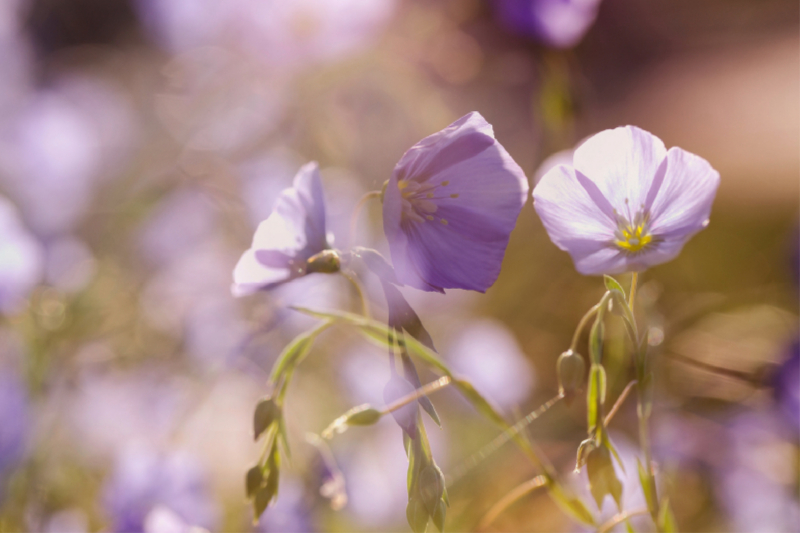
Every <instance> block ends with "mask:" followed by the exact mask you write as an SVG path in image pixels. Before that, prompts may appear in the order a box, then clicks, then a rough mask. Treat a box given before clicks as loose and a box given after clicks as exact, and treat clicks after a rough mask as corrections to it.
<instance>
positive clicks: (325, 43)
mask: <svg viewBox="0 0 800 533" xmlns="http://www.w3.org/2000/svg"><path fill="white" fill-rule="evenodd" d="M395 4H396V1H395V0H292V1H291V2H285V1H283V0H138V2H137V5H138V7H139V9H140V12H141V14H142V17H143V19H144V21H145V25H146V26H148V27H150V28H151V29H152V30H153V32H154V33H155V35H156V37H157V39H158V40H159V41H161V43H163V45H164V46H166V47H167V48H168V49H170V50H171V51H173V52H182V51H186V50H188V49H191V48H198V47H202V46H218V47H223V48H227V49H229V50H233V51H237V52H240V53H245V54H249V55H252V56H253V57H257V58H259V59H261V60H262V61H265V62H267V63H270V64H273V65H277V66H279V67H290V68H291V67H297V66H301V65H303V64H307V63H311V62H316V61H330V60H334V59H338V58H340V57H342V56H344V55H346V54H348V53H351V52H352V51H354V50H357V49H358V48H359V47H362V46H364V45H365V44H366V43H368V42H369V41H370V39H371V38H373V37H374V36H375V34H376V33H377V30H379V29H380V28H381V27H383V26H384V25H385V23H386V22H387V21H388V20H389V18H390V17H391V15H392V13H393V12H394V7H395Z"/></svg>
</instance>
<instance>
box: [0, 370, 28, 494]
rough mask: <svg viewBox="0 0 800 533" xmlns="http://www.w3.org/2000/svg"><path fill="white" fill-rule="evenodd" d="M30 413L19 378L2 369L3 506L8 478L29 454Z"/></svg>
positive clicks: (0, 472) (0, 483) (0, 467)
mask: <svg viewBox="0 0 800 533" xmlns="http://www.w3.org/2000/svg"><path fill="white" fill-rule="evenodd" d="M29 423H30V413H29V405H28V395H27V392H26V390H25V387H24V385H23V384H22V383H21V382H20V380H19V378H18V377H17V376H16V374H14V373H11V372H10V371H9V369H8V368H5V367H2V366H0V502H2V501H3V487H4V486H5V484H4V483H3V480H4V477H5V476H6V475H7V474H8V473H9V472H10V471H11V470H13V469H14V467H15V466H16V465H17V464H18V463H19V461H20V460H21V459H22V457H23V455H24V453H25V441H26V438H27V435H28V424H29Z"/></svg>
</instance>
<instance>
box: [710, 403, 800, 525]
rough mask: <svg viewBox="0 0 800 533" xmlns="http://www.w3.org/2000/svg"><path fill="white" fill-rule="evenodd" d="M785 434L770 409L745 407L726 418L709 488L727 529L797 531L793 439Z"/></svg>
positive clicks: (799, 507)
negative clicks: (727, 523) (719, 458)
mask: <svg viewBox="0 0 800 533" xmlns="http://www.w3.org/2000/svg"><path fill="white" fill-rule="evenodd" d="M785 434H786V431H785V423H784V421H783V419H782V418H780V417H778V416H775V413H774V412H770V411H750V412H745V413H743V414H741V415H738V416H737V417H735V418H734V419H733V420H732V421H731V423H730V424H729V427H728V434H727V436H726V437H725V438H726V442H725V444H726V446H725V448H723V450H722V451H721V450H720V448H719V446H717V447H716V448H715V450H714V453H715V454H716V456H720V455H721V456H722V458H723V460H722V461H720V462H719V463H718V467H719V468H718V470H717V472H716V474H717V475H716V481H717V482H716V483H715V487H716V488H717V491H718V492H717V496H718V498H719V499H720V502H721V504H722V507H723V509H724V510H725V511H726V517H727V518H728V520H729V521H730V524H731V526H730V529H731V530H733V531H753V532H755V531H796V530H797V524H800V504H799V503H798V501H797V462H796V461H797V459H796V457H797V449H796V445H797V444H796V441H794V442H792V441H787V440H784V439H783V438H782V435H785ZM795 438H796V436H795Z"/></svg>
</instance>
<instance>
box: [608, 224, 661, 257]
mask: <svg viewBox="0 0 800 533" xmlns="http://www.w3.org/2000/svg"><path fill="white" fill-rule="evenodd" d="M620 233H621V234H622V237H623V238H622V239H617V240H616V241H614V244H616V245H617V246H619V247H620V248H622V249H623V250H625V251H626V252H630V253H636V252H638V251H640V250H642V249H644V248H646V247H647V245H648V244H650V243H651V242H653V236H652V235H650V234H649V233H647V232H646V230H645V228H644V225H643V224H638V225H637V226H636V227H635V228H632V227H630V226H628V227H625V228H620Z"/></svg>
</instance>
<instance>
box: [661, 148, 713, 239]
mask: <svg viewBox="0 0 800 533" xmlns="http://www.w3.org/2000/svg"><path fill="white" fill-rule="evenodd" d="M718 187H719V173H718V172H717V171H716V170H714V169H713V168H712V167H711V165H710V164H709V163H708V161H706V160H705V159H703V158H702V157H699V156H697V155H694V154H691V153H689V152H687V151H685V150H682V149H680V148H677V147H673V148H670V149H669V152H668V153H667V165H666V173H665V174H664V179H663V182H662V183H661V186H660V187H659V189H658V191H657V193H656V194H655V195H654V198H653V200H652V204H651V205H650V218H651V226H650V230H651V231H652V232H653V234H654V235H656V236H659V237H661V238H670V237H680V238H688V237H689V236H691V235H692V234H694V233H696V232H698V231H700V230H701V229H703V228H704V227H706V226H707V225H708V217H709V215H710V214H711V204H712V203H713V202H714V196H715V195H716V194H717V188H718Z"/></svg>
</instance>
